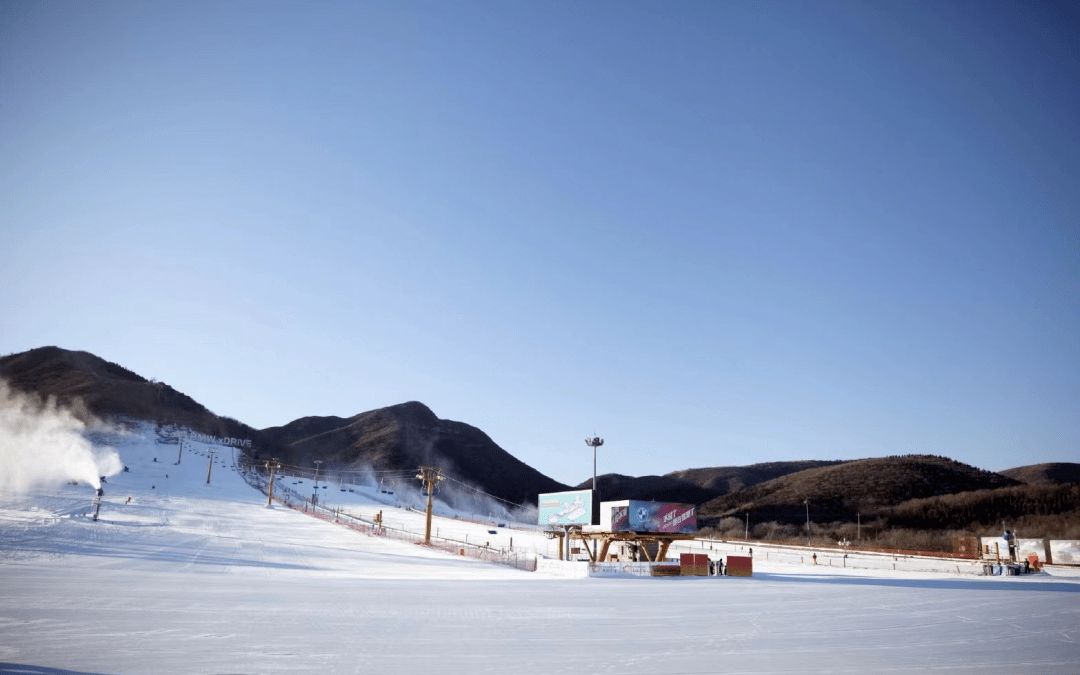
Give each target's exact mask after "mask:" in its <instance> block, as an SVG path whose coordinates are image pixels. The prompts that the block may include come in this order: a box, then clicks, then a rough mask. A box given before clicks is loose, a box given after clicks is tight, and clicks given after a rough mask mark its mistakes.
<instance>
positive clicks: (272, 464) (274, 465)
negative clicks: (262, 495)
mask: <svg viewBox="0 0 1080 675" xmlns="http://www.w3.org/2000/svg"><path fill="white" fill-rule="evenodd" d="M280 468H281V462H279V461H278V459H277V457H275V458H273V459H268V460H266V470H267V471H269V472H270V489H269V490H267V494H266V506H267V508H269V507H270V506H271V504H273V502H274V469H280Z"/></svg>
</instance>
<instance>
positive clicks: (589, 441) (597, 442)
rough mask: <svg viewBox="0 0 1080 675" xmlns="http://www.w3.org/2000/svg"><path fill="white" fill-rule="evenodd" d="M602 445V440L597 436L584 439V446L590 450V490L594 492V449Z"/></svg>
mask: <svg viewBox="0 0 1080 675" xmlns="http://www.w3.org/2000/svg"><path fill="white" fill-rule="evenodd" d="M603 444H604V439H602V438H600V437H599V436H593V437H592V438H586V439H585V445H587V446H589V447H590V448H592V489H593V492H594V493H595V492H596V449H597V448H599V447H600V446H601V445H603Z"/></svg>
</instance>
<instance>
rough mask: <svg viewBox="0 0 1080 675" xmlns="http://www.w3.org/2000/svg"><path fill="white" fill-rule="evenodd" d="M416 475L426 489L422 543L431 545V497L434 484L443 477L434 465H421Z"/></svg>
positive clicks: (433, 492)
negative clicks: (425, 510)
mask: <svg viewBox="0 0 1080 675" xmlns="http://www.w3.org/2000/svg"><path fill="white" fill-rule="evenodd" d="M416 477H417V478H418V479H419V480H421V481H423V482H424V489H425V490H427V518H426V519H425V523H424V544H426V545H428V546H430V545H431V511H432V508H433V506H434V504H433V498H434V496H435V484H436V483H438V482H439V481H441V480H442V479H443V475H442V473H440V471H439V468H438V467H434V466H422V467H420V472H419V473H417V474H416Z"/></svg>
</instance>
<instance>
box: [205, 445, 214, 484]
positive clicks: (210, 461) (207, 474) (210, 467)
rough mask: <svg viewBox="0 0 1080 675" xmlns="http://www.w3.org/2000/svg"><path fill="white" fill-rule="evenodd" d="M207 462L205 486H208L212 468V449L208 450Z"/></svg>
mask: <svg viewBox="0 0 1080 675" xmlns="http://www.w3.org/2000/svg"><path fill="white" fill-rule="evenodd" d="M207 457H208V458H209V461H207V463H206V484H207V485H209V484H210V471H211V470H212V469H213V468H214V449H213V448H210V453H209V454H208V455H207Z"/></svg>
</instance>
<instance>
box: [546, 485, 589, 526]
mask: <svg viewBox="0 0 1080 675" xmlns="http://www.w3.org/2000/svg"><path fill="white" fill-rule="evenodd" d="M536 511H537V522H539V523H540V524H541V525H589V524H591V523H592V490H572V491H570V492H548V493H546V494H542V495H539V496H538V497H537V499H536Z"/></svg>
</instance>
